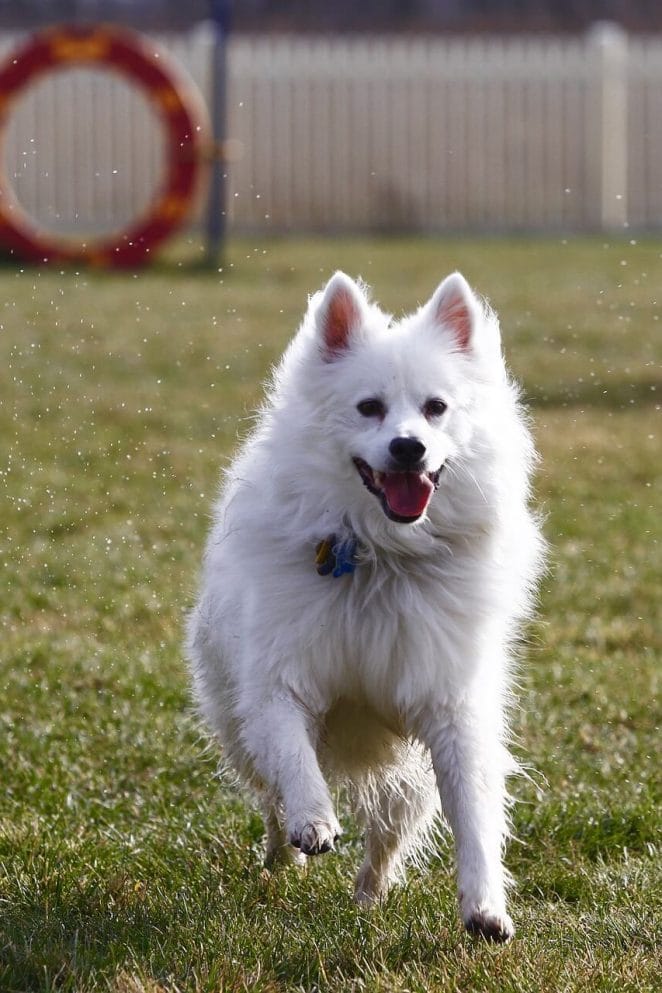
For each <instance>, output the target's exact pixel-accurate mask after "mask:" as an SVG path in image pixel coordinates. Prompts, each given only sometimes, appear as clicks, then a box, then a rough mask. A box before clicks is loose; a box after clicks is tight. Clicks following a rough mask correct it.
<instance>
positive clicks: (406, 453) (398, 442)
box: [388, 438, 425, 469]
mask: <svg viewBox="0 0 662 993" xmlns="http://www.w3.org/2000/svg"><path fill="white" fill-rule="evenodd" d="M388 450H389V452H390V453H391V456H392V458H393V460H394V461H395V462H397V463H398V465H400V466H402V467H403V468H405V469H410V468H411V467H412V466H415V465H418V463H419V462H420V461H421V460H422V458H423V456H424V455H425V445H424V444H423V442H422V441H419V440H418V438H394V439H393V441H392V442H391V444H390V445H389V446H388Z"/></svg>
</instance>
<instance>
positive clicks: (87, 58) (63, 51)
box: [49, 34, 110, 62]
mask: <svg viewBox="0 0 662 993" xmlns="http://www.w3.org/2000/svg"><path fill="white" fill-rule="evenodd" d="M49 48H50V51H51V55H52V56H53V58H54V59H57V60H58V62H79V61H83V62H96V61H98V60H100V59H105V58H106V56H107V55H108V53H109V51H110V38H108V37H107V36H106V35H103V34H93V35H90V37H89V38H72V37H70V36H69V35H66V34H54V35H53V36H52V37H51V39H50V41H49Z"/></svg>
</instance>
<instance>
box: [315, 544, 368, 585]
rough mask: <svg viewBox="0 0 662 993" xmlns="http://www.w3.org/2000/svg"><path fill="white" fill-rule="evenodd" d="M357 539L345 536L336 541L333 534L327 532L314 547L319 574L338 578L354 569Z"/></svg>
mask: <svg viewBox="0 0 662 993" xmlns="http://www.w3.org/2000/svg"><path fill="white" fill-rule="evenodd" d="M357 548H358V541H357V540H356V538H346V539H345V540H344V541H338V540H337V539H336V536H335V534H329V535H327V536H326V538H324V539H323V540H322V541H320V542H319V544H318V545H317V547H316V549H315V566H316V567H317V572H318V574H319V575H320V576H333V578H334V579H339V578H340V576H343V575H344V574H345V573H352V572H354V570H355V569H356V563H357V555H356V552H357Z"/></svg>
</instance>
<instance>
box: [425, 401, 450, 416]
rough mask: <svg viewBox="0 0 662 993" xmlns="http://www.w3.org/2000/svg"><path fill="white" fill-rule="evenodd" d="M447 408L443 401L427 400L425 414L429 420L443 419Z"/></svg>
mask: <svg viewBox="0 0 662 993" xmlns="http://www.w3.org/2000/svg"><path fill="white" fill-rule="evenodd" d="M446 406H447V405H446V404H445V403H444V401H443V400H439V399H438V398H437V397H433V398H432V399H431V400H426V401H425V403H424V404H423V413H424V414H425V416H426V417H428V418H431V417H441V415H442V414H443V412H444V411H445V410H446Z"/></svg>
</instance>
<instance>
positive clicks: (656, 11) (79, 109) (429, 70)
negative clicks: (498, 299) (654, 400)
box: [0, 0, 662, 234]
mask: <svg viewBox="0 0 662 993" xmlns="http://www.w3.org/2000/svg"><path fill="white" fill-rule="evenodd" d="M214 17H216V18H217V24H216V26H215V24H214ZM219 18H220V19H222V22H223V27H224V30H223V31H222V35H223V45H224V54H223V65H224V67H225V69H226V75H225V80H226V85H225V92H224V93H223V94H222V100H223V104H224V107H225V109H226V121H225V138H227V139H229V142H227V143H226V146H225V147H226V150H229V154H228V155H227V157H226V161H225V162H224V165H223V174H224V176H225V178H226V184H225V188H224V190H223V195H222V199H221V200H218V199H217V201H216V204H215V205H212V207H211V209H212V210H215V211H219V210H220V211H221V212H222V214H223V217H224V218H226V217H227V221H228V227H229V229H230V230H231V231H234V232H236V233H238V234H246V233H251V234H262V233H267V232H274V233H278V234H280V233H284V232H293V231H297V232H335V233H355V232H356V233H379V232H422V233H444V232H458V231H460V232H472V233H482V232H513V231H523V232H536V233H546V232H550V233H554V232H558V231H571V232H590V231H596V230H605V229H619V228H620V229H622V228H623V227H630V228H633V229H637V230H655V229H659V228H660V227H662V184H660V181H659V174H660V164H661V162H662V128H661V127H660V126H659V125H660V120H661V119H662V5H660V4H659V3H656V2H653V0H628V2H625V0H611V2H609V0H387V2H378V0H363V2H362V3H360V4H356V3H354V2H350V0H335V2H334V3H332V4H329V3H328V2H325V0H309V2H305V3H304V2H303V0H290V2H288V0H281V2H277V0H236V2H235V3H234V4H229V3H223V2H221V3H219V2H218V0H216V2H214V0H188V2H187V3H186V4H182V3H181V2H180V0H0V56H3V57H4V56H6V55H8V54H9V53H10V52H11V51H12V49H13V48H14V47H15V46H16V44H17V43H18V42H19V41H20V39H21V38H22V37H24V36H25V35H26V33H27V32H29V31H30V30H33V29H35V28H39V27H43V26H45V25H47V24H53V23H58V22H64V23H85V22H89V21H106V22H114V23H118V22H119V23H123V24H126V25H128V26H131V27H135V28H138V29H139V30H142V31H145V32H147V33H148V35H149V36H150V37H153V38H154V40H155V42H157V43H158V45H159V46H162V47H165V48H166V49H168V50H169V51H170V52H171V53H172V54H173V55H174V56H175V57H176V59H177V60H178V61H179V63H180V64H181V65H182V66H183V67H184V69H185V70H187V71H188V73H189V74H190V76H191V77H192V78H193V80H194V81H195V83H196V84H197V86H198V87H199V89H200V90H201V92H202V94H203V96H204V98H205V100H206V102H207V104H208V106H210V107H211V105H212V97H213V94H212V90H213V89H214V86H213V83H212V80H213V79H214V78H216V79H218V76H216V77H215V76H214V59H215V57H217V55H218V47H217V46H218V42H219V33H218V32H219V29H218V19H219ZM228 28H231V30H229V31H228V30H227V29H228ZM215 53H216V56H215ZM217 86H218V83H217ZM101 122H103V123H102V124H101ZM161 128H162V125H161V123H160V121H159V119H158V117H157V115H155V114H154V112H153V109H152V108H151V107H150V104H149V101H148V99H147V98H146V96H145V94H144V93H142V92H141V91H140V90H139V89H136V88H135V87H134V86H132V85H130V84H129V83H128V82H127V81H125V80H124V79H123V78H121V77H120V76H119V75H117V74H116V73H115V72H113V71H111V70H110V69H103V68H99V67H90V68H85V67H71V68H67V69H63V70H61V71H59V72H57V73H48V74H45V75H44V76H43V78H41V79H39V80H38V81H37V82H35V83H34V85H31V86H30V87H28V88H27V89H26V90H25V91H24V92H23V93H22V94H21V96H20V99H17V100H16V103H15V105H14V106H12V108H11V113H10V116H9V119H8V122H7V127H6V134H5V141H4V166H5V170H6V173H7V175H8V177H9V179H10V181H11V183H12V185H13V187H14V190H15V192H16V194H17V196H18V199H19V201H20V202H21V203H22V204H23V206H24V207H25V209H26V210H27V211H28V213H29V214H31V215H32V217H33V218H34V219H35V220H36V221H37V222H38V223H39V224H43V225H44V226H45V227H46V228H48V229H50V230H53V231H56V232H59V233H62V234H74V233H76V232H80V231H83V232H85V233H89V232H95V233H103V232H108V231H112V230H115V229H116V228H119V227H121V226H122V225H124V224H126V223H127V221H129V220H130V219H131V218H133V217H134V216H135V215H136V214H138V213H140V211H141V210H142V209H144V208H145V206H146V205H147V204H148V203H149V202H150V199H151V198H152V196H153V193H154V191H155V189H156V188H157V187H158V184H159V182H160V178H161V171H162V169H163V155H162V143H163V140H164V136H163V134H162V132H161ZM209 209H210V207H209V202H208V200H207V198H206V196H205V194H201V196H200V198H199V203H198V205H197V207H196V209H195V211H194V214H193V228H192V230H194V231H196V230H200V229H201V228H202V227H203V226H204V224H205V223H208V222H209V217H208V212H209ZM206 215H207V216H206Z"/></svg>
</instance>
